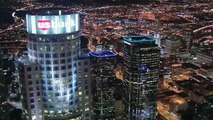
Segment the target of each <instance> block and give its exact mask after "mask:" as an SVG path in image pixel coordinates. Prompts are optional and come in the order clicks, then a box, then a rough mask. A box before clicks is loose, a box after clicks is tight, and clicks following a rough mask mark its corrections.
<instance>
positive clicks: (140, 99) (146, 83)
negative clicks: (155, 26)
mask: <svg viewBox="0 0 213 120" xmlns="http://www.w3.org/2000/svg"><path fill="white" fill-rule="evenodd" d="M159 61H160V49H159V47H158V46H157V45H156V44H155V39H154V38H153V37H150V36H129V37H125V38H124V80H123V93H122V95H123V105H124V116H123V119H124V120H156V99H157V84H158V82H159Z"/></svg>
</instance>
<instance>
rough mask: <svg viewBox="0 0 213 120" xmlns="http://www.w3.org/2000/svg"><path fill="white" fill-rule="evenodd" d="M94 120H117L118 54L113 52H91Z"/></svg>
mask: <svg viewBox="0 0 213 120" xmlns="http://www.w3.org/2000/svg"><path fill="white" fill-rule="evenodd" d="M89 55H90V56H91V87H92V107H93V116H92V119H93V120H114V119H115V102H116V100H115V96H114V93H115V92H114V90H115V87H114V86H115V80H116V79H115V74H114V68H115V63H116V58H115V56H116V54H115V53H114V52H112V51H107V50H104V51H99V52H90V53H89Z"/></svg>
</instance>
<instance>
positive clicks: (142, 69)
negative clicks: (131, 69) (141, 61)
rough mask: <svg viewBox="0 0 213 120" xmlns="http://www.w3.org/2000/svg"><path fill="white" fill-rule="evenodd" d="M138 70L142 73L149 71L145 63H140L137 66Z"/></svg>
mask: <svg viewBox="0 0 213 120" xmlns="http://www.w3.org/2000/svg"><path fill="white" fill-rule="evenodd" d="M138 71H140V72H142V73H147V72H149V71H150V69H149V67H148V66H146V65H140V66H138Z"/></svg>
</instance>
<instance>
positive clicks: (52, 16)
mask: <svg viewBox="0 0 213 120" xmlns="http://www.w3.org/2000/svg"><path fill="white" fill-rule="evenodd" d="M26 25H27V32H28V44H27V48H28V58H29V62H31V63H33V64H36V65H37V69H36V70H35V73H37V74H38V76H36V78H37V79H38V81H39V82H38V83H39V84H38V86H39V87H40V88H38V89H39V90H40V92H41V93H40V96H41V99H39V100H40V102H39V105H35V106H34V107H36V106H41V107H40V108H39V109H38V110H37V109H34V107H33V106H31V112H32V111H33V112H32V113H33V114H29V113H30V111H29V109H26V110H27V111H26V112H27V113H28V114H29V116H30V117H29V119H30V120H40V119H44V120H59V119H60V120H68V119H79V120H80V119H81V118H80V115H81V113H80V111H79V109H78V87H77V86H78V82H77V64H78V63H77V56H78V53H79V49H80V47H79V46H80V40H79V14H75V13H73V14H70V13H68V12H66V11H61V10H54V11H35V12H34V13H33V12H32V13H31V14H28V15H26ZM21 63H23V65H25V63H24V62H21ZM28 68H29V69H30V66H28ZM32 69H34V67H33V66H32V68H31V70H32ZM37 71H38V72H37ZM21 74H24V75H26V74H30V72H29V71H23V72H21ZM37 74H34V72H33V73H32V74H31V77H30V78H28V77H27V78H25V79H24V81H25V83H26V82H27V81H29V80H30V79H31V78H33V79H34V78H35V77H32V76H34V75H37ZM33 81H34V80H33ZM36 85H37V83H34V82H33V83H32V84H30V85H29V84H28V85H26V84H23V87H26V91H27V93H26V94H29V96H28V95H26V96H25V97H26V100H27V101H26V102H23V104H28V105H30V104H29V103H30V102H32V103H36V102H37V101H38V99H37V98H36V97H35V94H37V93H35V91H36V90H37V88H34V87H35V86H36ZM31 87H32V89H31ZM29 88H30V89H31V90H29ZM31 91H32V92H31ZM31 99H34V100H32V101H31ZM29 101H30V102H29ZM34 113H36V114H34ZM37 113H38V114H40V115H41V113H42V116H40V117H38V116H37Z"/></svg>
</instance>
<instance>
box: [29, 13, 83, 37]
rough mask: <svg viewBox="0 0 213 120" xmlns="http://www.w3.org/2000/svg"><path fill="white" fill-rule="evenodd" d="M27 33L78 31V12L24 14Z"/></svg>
mask: <svg viewBox="0 0 213 120" xmlns="http://www.w3.org/2000/svg"><path fill="white" fill-rule="evenodd" d="M26 24H27V32H28V33H29V34H47V35H48V34H65V33H72V32H76V31H79V14H71V15H48V16H37V15H26Z"/></svg>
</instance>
